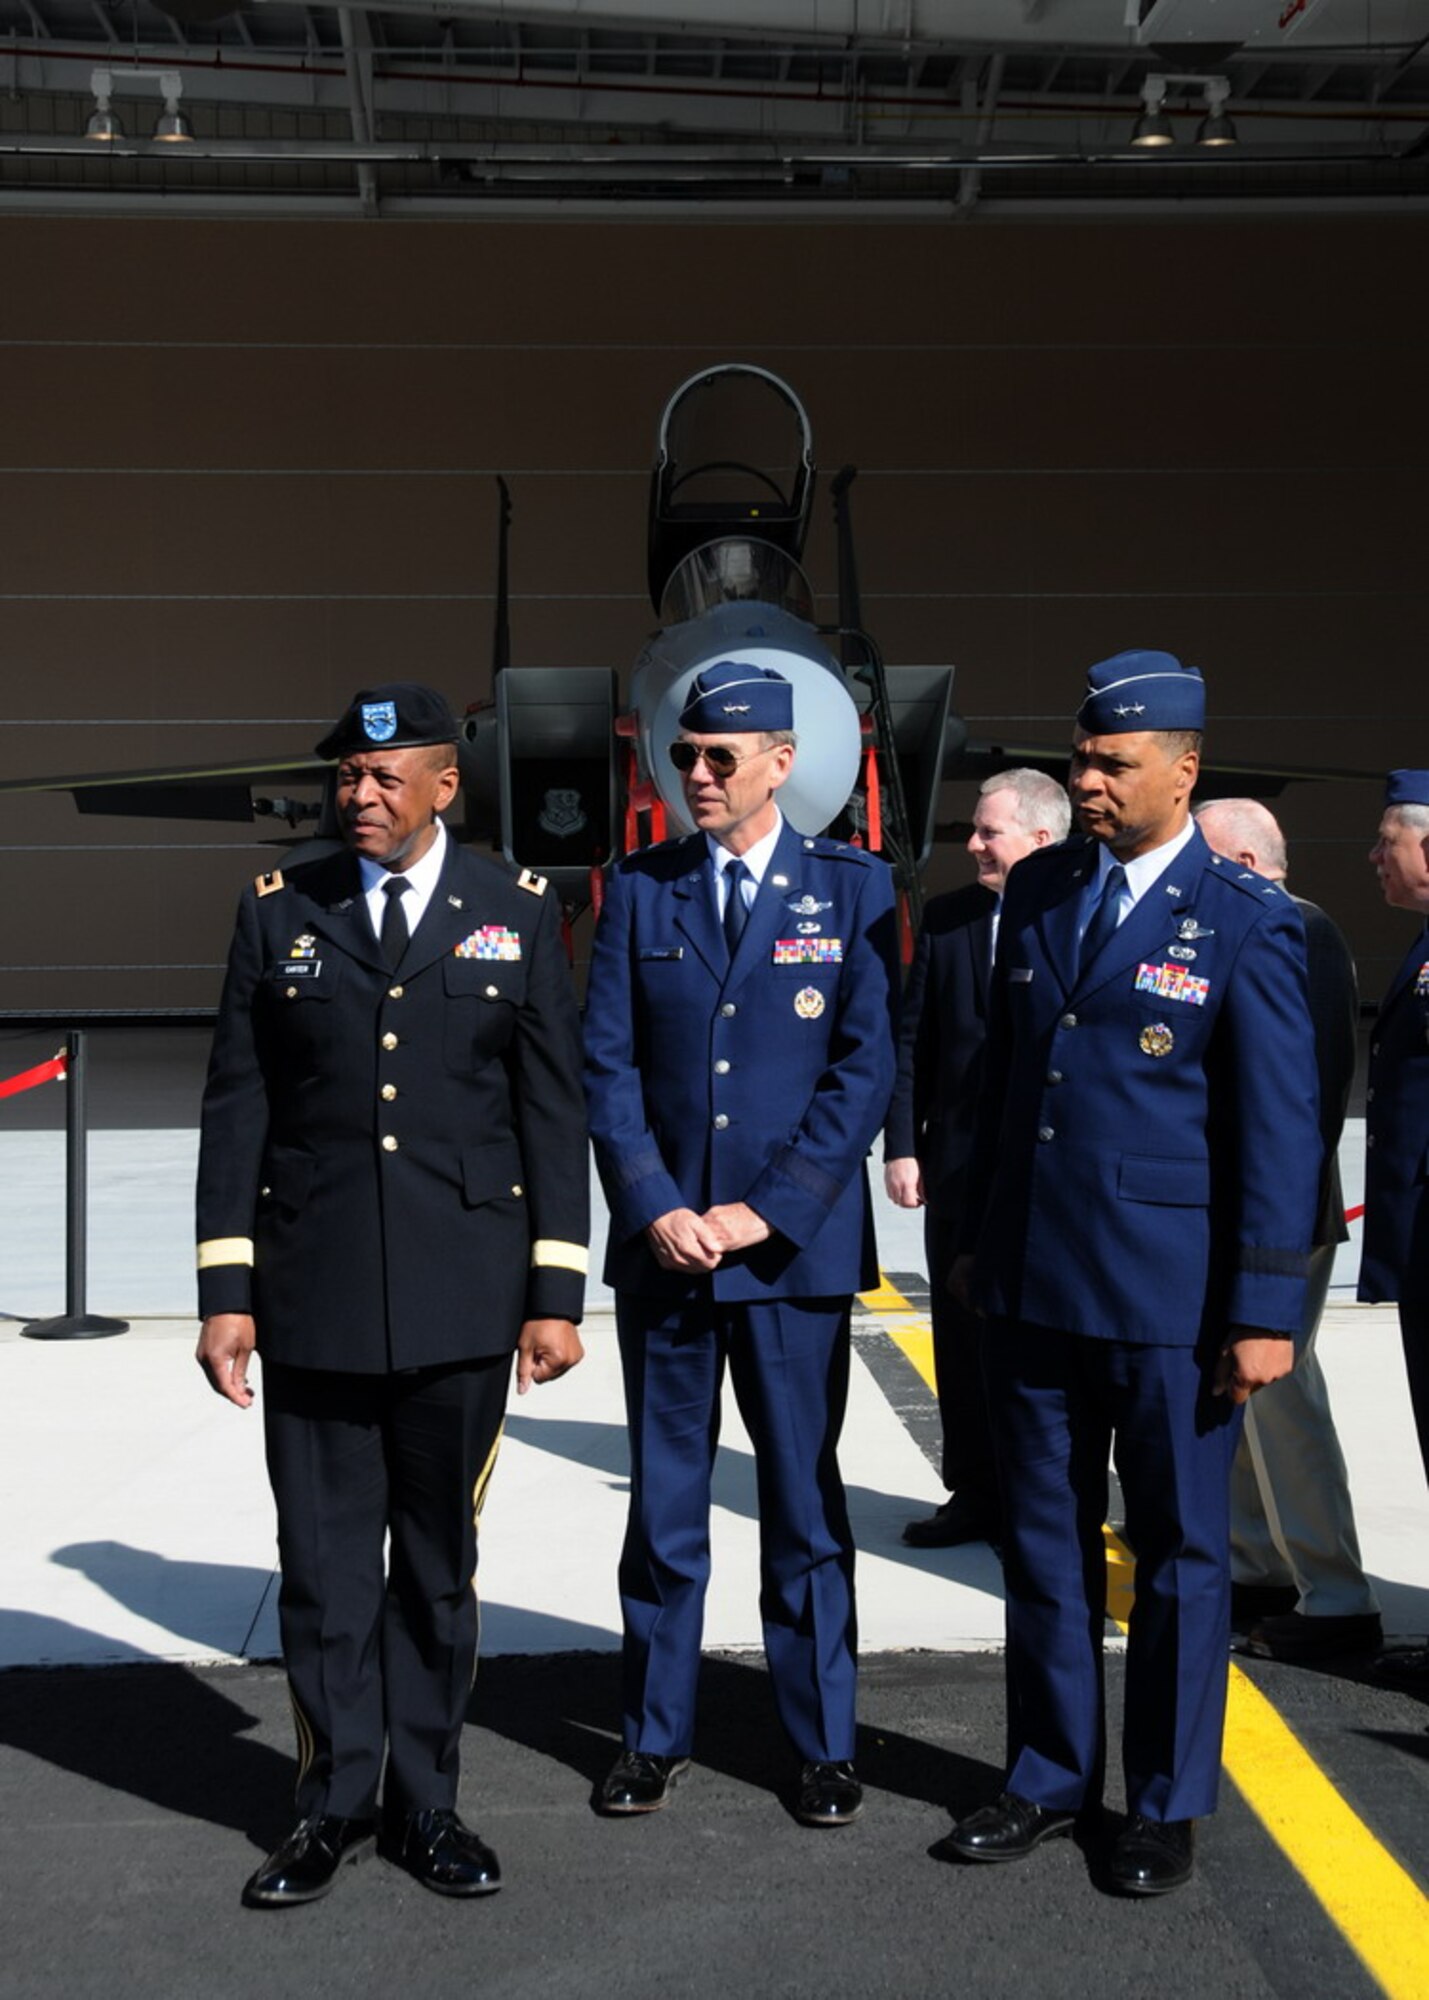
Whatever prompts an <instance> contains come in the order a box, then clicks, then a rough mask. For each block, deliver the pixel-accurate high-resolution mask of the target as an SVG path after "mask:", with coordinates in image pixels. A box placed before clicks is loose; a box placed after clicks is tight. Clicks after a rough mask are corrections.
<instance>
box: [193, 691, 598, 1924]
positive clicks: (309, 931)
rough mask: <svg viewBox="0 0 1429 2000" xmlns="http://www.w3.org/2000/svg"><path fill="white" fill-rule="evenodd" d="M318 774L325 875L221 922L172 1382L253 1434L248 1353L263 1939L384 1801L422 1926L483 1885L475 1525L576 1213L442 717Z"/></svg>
mask: <svg viewBox="0 0 1429 2000" xmlns="http://www.w3.org/2000/svg"><path fill="white" fill-rule="evenodd" d="M318 753H319V755H321V756H324V757H335V758H338V759H339V760H340V762H339V768H338V776H337V809H338V817H339V821H340V824H341V829H342V837H343V840H344V842H345V844H346V846H347V849H348V852H347V853H345V854H335V855H333V856H331V857H329V858H327V859H324V860H318V861H313V862H309V863H307V864H304V865H301V866H299V867H296V868H294V869H293V870H292V871H291V872H290V873H289V874H288V875H287V876H286V877H285V876H284V874H283V873H282V872H281V871H277V870H275V871H274V872H273V873H272V874H269V875H260V876H259V878H258V880H257V881H256V883H255V884H254V885H253V887H252V888H251V889H249V890H247V891H246V892H245V894H244V896H243V900H242V902H241V904H240V906H239V912H238V926H237V931H236V934H235V937H234V940H233V947H232V950H231V952H230V955H229V964H228V977H227V981H226V983H225V985H224V989H223V998H222V1001H221V1003H220V1007H219V1018H218V1027H217V1031H216V1033H215V1036H214V1045H213V1056H212V1060H211V1063H210V1067H209V1077H208V1086H207V1089H206V1091H205V1094H204V1102H203V1122H202V1144H201V1149H200V1158H199V1181H198V1225H199V1231H198V1233H199V1245H198V1265H199V1299H200V1310H201V1312H202V1313H203V1316H204V1319H203V1329H202V1333H201V1335H200V1339H199V1346H198V1360H199V1362H200V1364H201V1365H202V1367H203V1369H204V1371H205V1373H206V1374H207V1376H208V1379H209V1381H210V1383H211V1385H212V1386H213V1388H214V1389H216V1390H217V1391H218V1393H219V1394H220V1395H223V1396H226V1397H228V1398H229V1400H230V1401H231V1402H233V1403H236V1404H237V1405H238V1406H239V1408H246V1407H247V1406H248V1405H249V1404H250V1403H251V1402H252V1401H253V1390H252V1387H251V1386H250V1385H249V1383H248V1380H247V1374H248V1365H249V1358H250V1356H251V1354H252V1353H253V1350H254V1347H255V1345H256V1347H257V1349H258V1351H259V1353H260V1354H261V1356H262V1362H263V1409H264V1419H265V1422H264V1437H265V1443H266V1447H267V1457H268V1470H269V1475H270V1478H271V1480H272V1484H273V1493H274V1498H275V1500H276V1503H277V1511H278V1548H279V1555H280V1558H281V1562H282V1572H283V1576H282V1587H281V1591H280V1595H279V1600H278V1603H279V1618H280V1625H281V1629H282V1636H283V1655H284V1660H285V1663H286V1666H287V1671H288V1680H289V1687H290V1692H291V1696H292V1703H293V1713H294V1717H295V1720H296V1723H297V1732H298V1749H299V1759H300V1763H299V1771H298V1784H297V1805H298V1811H299V1814H300V1819H299V1822H298V1825H297V1827H296V1828H295V1830H294V1831H293V1833H292V1834H291V1835H290V1836H289V1838H288V1839H287V1840H286V1841H284V1842H283V1844H282V1846H281V1847H279V1848H278V1849H277V1850H276V1851H275V1852H274V1853H273V1854H272V1855H270V1856H269V1858H268V1859H267V1860H266V1861H265V1862H264V1864H263V1866H262V1867H261V1868H259V1869H258V1871H257V1873H256V1874H255V1875H253V1877H252V1878H251V1879H250V1881H249V1882H248V1884H247V1885H246V1887H245V1890H244V1901H245V1902H246V1903H248V1904H249V1905H250V1906H254V1907H258V1908H265V1907H268V1908H271V1907H276V1906H281V1905H284V1904H290V1903H300V1902H310V1901H312V1900H313V1899H314V1898H315V1897H318V1896H321V1895H324V1894H326V1892H327V1891H328V1890H329V1889H330V1888H331V1887H332V1884H333V1879H334V1877H335V1875H336V1872H337V1870H338V1868H339V1866H340V1865H341V1864H342V1863H343V1862H344V1861H349V1860H356V1859H358V1858H360V1857H361V1856H362V1855H364V1854H366V1853H368V1852H370V1851H371V1849H372V1847H373V1845H374V1844H375V1841H376V1838H377V1836H378V1833H379V1829H378V1824H377V1797H378V1788H379V1782H380V1784H381V1791H382V1824H381V1829H380V1837H381V1842H382V1845H383V1850H384V1852H385V1853H386V1854H387V1855H388V1857H389V1858H390V1859H392V1860H394V1861H396V1862H397V1863H398V1864H399V1865H400V1866H402V1867H404V1868H406V1869H407V1870H408V1871H409V1872H410V1873H411V1874H413V1875H414V1876H415V1877H416V1878H417V1880H418V1881H419V1882H422V1883H423V1884H424V1885H425V1886H426V1887H427V1888H430V1889H434V1890H436V1891H438V1892H439V1893H441V1894H443V1895H450V1896H475V1895H483V1894H487V1893H489V1892H490V1891H491V1890H494V1889H496V1888H497V1887H498V1886H499V1884H500V1869H499V1866H498V1863H497V1859H496V1856H495V1855H494V1854H493V1853H492V1851H491V1849H490V1848H489V1847H487V1846H486V1845H485V1843H484V1842H483V1841H482V1840H481V1839H480V1838H479V1837H478V1836H477V1835H476V1834H475V1833H474V1832H473V1831H472V1830H471V1829H470V1828H469V1827H467V1826H466V1825H465V1824H464V1823H463V1821H462V1820H461V1818H460V1817H459V1815H458V1813H457V1810H456V1801H457V1782H458V1775H459V1772H458V1758H459V1748H460V1740H461V1730H462V1724H463V1722H464V1720H465V1714H466V1706H467V1701H468V1698H469V1694H470V1689H471V1683H472V1675H473V1673H474V1670H475V1664H476V1641H477V1606H476V1600H475V1596H474V1593H473V1588H472V1585H473V1579H474V1574H475V1569H476V1515H477V1514H478V1513H479V1511H480V1507H481V1502H482V1499H483V1497H484V1494H485V1490H486V1483H487V1480H488V1479H489V1477H490V1474H491V1468H492V1465H493V1464H494V1462H495V1458H496V1450H497V1445H498V1442H499V1439H500V1434H501V1424H502V1418H503V1414H504V1410H505V1405H506V1392H507V1384H508V1382H509V1379H510V1372H511V1355H512V1351H513V1349H514V1350H516V1352H517V1354H518V1365H517V1376H518V1387H519V1388H520V1389H521V1390H522V1391H523V1392H524V1391H525V1390H526V1389H527V1388H528V1387H529V1386H530V1384H531V1383H532V1382H543V1381H549V1380H551V1379H552V1378H553V1377H555V1376H557V1375H560V1374H563V1373H564V1372H565V1370H566V1369H567V1368H569V1367H571V1366H572V1365H573V1364H574V1363H575V1362H577V1361H578V1360H579V1359H580V1356H581V1346H580V1338H579V1336H578V1334H577V1332H576V1324H575V1323H576V1322H577V1321H578V1320H579V1318H580V1313H581V1301H582V1295H583V1291H584V1272H585V1261H586V1252H585V1244H586V1241H587V1224H588V1215H587V1210H588V1206H589V1196H588V1181H587V1166H586V1152H585V1122H584V1110H583V1105H582V1100H581V1088H580V1029H579V1023H578V1020H577V1017H576V1011H575V1004H574V1000H573V997H572V994H571V990H570V981H569V975H568V971H567V967H566V962H565V957H564V954H563V952H562V950H561V945H560V938H559V913H558V911H557V909H556V906H555V899H554V898H553V897H551V896H550V895H548V894H547V893H546V884H545V882H544V881H543V879H542V878H541V877H540V876H537V875H532V874H530V873H529V872H526V871H523V872H522V874H521V875H520V876H514V875H512V874H511V873H510V872H509V871H508V870H506V869H505V868H504V867H501V866H499V865H497V864H495V863H492V862H490V861H487V860H484V859H479V858H478V857H477V856H475V855H472V854H469V853H466V852H463V851H462V850H459V849H458V848H456V847H455V846H454V845H453V844H452V843H451V841H450V840H449V839H448V837H447V834H446V831H445V829H444V828H443V826H442V824H441V821H440V818H439V817H438V815H439V814H440V813H441V811H442V809H443V808H444V807H445V806H447V805H448V804H449V803H450V802H451V800H452V798H453V797H454V795H455V793H456V790H457V786H458V783H459V779H458V773H457V768H456V723H455V721H454V720H453V717H452V714H451V711H450V709H449V708H448V707H447V704H446V702H445V701H444V700H443V699H442V697H441V696H440V695H438V694H434V693H433V692H432V690H431V689H430V688H425V687H421V686H418V685H415V684H413V683H409V682H400V683H392V684H389V685H387V686H384V687H377V688H371V689H368V690H366V691H364V692H363V693H361V694H359V695H357V696H356V697H355V698H354V700H353V702H352V705H351V707H350V708H349V709H348V710H347V711H346V713H345V714H344V715H343V717H342V718H341V720H340V721H339V722H338V724H337V726H336V727H335V728H334V729H333V731H332V732H331V733H330V734H329V735H328V736H327V737H326V738H324V740H323V742H322V743H320V744H319V745H318ZM388 1538H390V1550H391V1553H390V1558H389V1559H388V1560H387V1561H386V1563H385V1565H384V1541H385V1540H387V1539H388ZM384 1754H385V1758H386V1771H385V1775H384V1773H383V1759H384Z"/></svg>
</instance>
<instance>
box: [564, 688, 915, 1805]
mask: <svg viewBox="0 0 1429 2000" xmlns="http://www.w3.org/2000/svg"><path fill="white" fill-rule="evenodd" d="M793 721H794V717H793V690H792V689H791V687H790V685H789V683H788V682H787V681H786V680H784V679H783V678H782V677H781V676H779V675H778V674H775V673H773V672H770V671H769V670H767V669H762V668H760V667H758V666H753V665H749V664H747V663H745V662H740V661H722V662H720V663H718V664H717V665H714V666H711V667H709V668H707V669H706V670H705V671H704V672H703V673H701V674H699V675H698V676H696V678H695V680H694V682H693V685H692V687H691V689H690V692H689V696H688V700H687V702H686V705H685V707H684V709H683V711H682V713H681V716H680V735H679V738H678V740H677V741H676V742H675V743H674V744H672V745H671V748H670V756H671V759H672V761H673V762H674V764H675V766H676V768H677V770H679V772H680V773H681V775H682V777H683V780H684V793H685V800H686V805H687V807H688V811H689V817H690V819H691V820H692V822H693V823H694V826H695V828H696V829H697V830H696V831H695V832H694V833H692V834H690V835H689V836H687V837H686V838H685V839H682V840H673V841H668V842H665V843H664V844H662V845H661V846H659V847H654V848H651V849H649V850H647V851H646V852H644V853H640V854H633V855H631V856H629V857H628V858H627V859H626V860H625V861H623V862H622V863H621V864H620V865H619V867H618V868H616V870H615V871H614V874H613V875H612V877H611V881H610V886H609V888H608V890H607V893H606V900H605V907H604V910H603V912H602V915H601V919H600V924H599V927H598V928H597V931H596V937H595V946H594V952H593V956H592V961H591V975H590V987H589V993H588V998H587V1004H586V1074H587V1087H588V1094H589V1101H590V1121H591V1134H592V1137H593V1139H594V1141H595V1151H596V1160H597V1163H598V1165H599V1167H600V1173H601V1179H602V1181H603V1182H604V1185H605V1192H606V1196H607V1199H608V1201H609V1204H610V1239H609V1252H608V1255H607V1259H606V1278H607V1281H608V1282H609V1283H610V1284H611V1285H612V1286H613V1287H614V1290H615V1297H616V1324H617V1328H618V1331H619V1336H620V1353H621V1362H622V1366H623V1368H624V1373H625V1398H626V1410H627V1416H628V1420H629V1425H630V1518H629V1525H628V1527H627V1531H626V1539H625V1547H624V1551H623V1553H622V1556H621V1563H620V1594H621V1607H622V1611H623V1614H624V1620H625V1696H624V1705H625V1715H624V1726H623V1739H624V1746H625V1747H624V1749H623V1751H622V1753H621V1755H620V1757H619V1758H618V1759H617V1761H616V1763H615V1766H614V1768H613V1769H612V1770H611V1772H610V1774H609V1776H608V1777H607V1779H606V1781H605V1784H604V1786H603V1787H602V1790H601V1795H600V1802H601V1807H602V1810H604V1811H605V1812H607V1813H615V1814H623V1813H639V1812H650V1811H653V1810H655V1809H656V1808H657V1807H660V1806H663V1805H664V1804H665V1803H666V1801H667V1799H668V1797H669V1793H670V1787H671V1785H672V1784H673V1783H674V1781H675V1780H676V1779H677V1778H678V1777H679V1776H680V1775H681V1774H682V1773H683V1771H684V1770H685V1769H686V1768H687V1766H688V1763H689V1759H690V1753H691V1750H692V1748H693V1743H694V1729H695V1687H696V1681H697V1679H698V1674H699V1661H700V1634H701V1622H702V1617H703V1609H704V1596H705V1586H706V1583H707V1581H708V1576H709V1563H710V1548H709V1513H710V1472H711V1468H712V1466H713V1463H714V1455H715V1446H716V1443H717V1441H718V1435H719V1414H720V1391H721V1386H722V1381H723V1376H724V1370H725V1366H726V1363H727V1364H728V1367H729V1371H730V1375H731V1378H732V1380H733V1383H734V1389H735V1393H736V1395H737V1397H738V1399H739V1406H740V1410H741V1413H742V1415H743V1417H744V1421H745V1424H746V1426H747V1427H748V1430H749V1435H750V1439H751V1441H752V1443H753V1446H754V1454H755V1461H756V1468H757V1473H758V1481H759V1530H760V1554H761V1572H762V1587H761V1592H760V1609H761V1613H762V1616H763V1621H764V1643H765V1651H766V1653H767V1655H768V1660H769V1672H770V1679H771V1681H772V1683H773V1688H774V1696H775V1700H776V1703H777V1705H778V1709H779V1714H780V1718H781V1720H782V1722H783V1724H784V1728H785V1730H786V1732H787V1734H788V1736H789V1738H790V1740H791V1742H792V1743H793V1745H794V1748H795V1752H796V1754H797V1755H798V1757H799V1758H800V1760H801V1771H800V1777H799V1789H798V1799H797V1807H796V1810H797V1812H798V1816H799V1818H800V1819H801V1820H802V1821H804V1822H805V1824H807V1825H811V1826H819V1827H831V1826H846V1825H848V1824H849V1823H850V1822H851V1821H852V1820H853V1819H855V1818H856V1817H857V1815H858V1812H859V1810H860V1808H861V1804H862V1791H861V1789H860V1786H859V1782H858V1778H857V1775H856V1773H855V1770H854V1764H853V1755H854V1731H855V1715H854V1697H855V1683H856V1642H855V1629H854V1598H853V1540H852V1536H851V1534H850V1530H849V1521H848V1511H847V1508H846V1506H845V1504H844V1493H843V1485H842V1481H841V1480H840V1477H839V1468H838V1456H837V1451H838V1440H839V1431H840V1428H841V1426H842V1423H843V1415H844V1405H845V1401H846V1397H847V1392H848V1371H849V1318H850V1304H851V1296H850V1295H851V1294H852V1293H853V1292H854V1291H855V1290H856V1289H860V1288H863V1287H866V1286H867V1285H869V1284H871V1283H876V1281H877V1272H878V1260H877V1256H876V1253H875V1250H874V1243H873V1227H872V1220H871V1216H870V1212H869V1203H868V1187H867V1177H866V1173H865V1167H864V1162H865V1158H866V1156H867V1153H868V1149H869V1146H870V1145H871V1143H872V1141H873V1139H874V1137H875V1135H876V1134H877V1132H878V1130H879V1127H880V1126H881V1124H882V1123H883V1117H884V1113H885V1112H886V1110H887V1108H888V1096H889V1092H890V1090H891V1089H892V1086H893V1035H894V1009H895V1006H896V1000H897V952H896V942H895V934H894V921H893V891H892V886H891V881H890V877H889V872H888V869H887V868H886V867H885V865H884V864H883V863H882V862H881V861H879V860H877V859H875V858H873V857H871V856H870V855H868V854H866V853H864V852H863V851H862V850H861V849H857V848H852V847H847V846H845V845H843V844H842V843H841V842H838V841H833V840H824V839H816V838H812V837H808V836H805V835H802V834H799V833H797V832H795V830H794V828H793V827H792V826H790V825H789V824H788V823H787V822H786V821H785V820H784V818H783V816H782V814H781V813H780V810H779V806H778V794H779V791H780V789H781V787H782V786H783V784H784V782H785V780H786V779H787V778H788V775H789V772H790V770H791V768H792V766H793V762H794V756H795V744H794V737H793Z"/></svg>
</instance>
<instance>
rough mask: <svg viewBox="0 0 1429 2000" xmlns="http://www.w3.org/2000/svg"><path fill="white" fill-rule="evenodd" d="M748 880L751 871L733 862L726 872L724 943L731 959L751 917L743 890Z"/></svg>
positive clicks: (740, 863)
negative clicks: (743, 885)
mask: <svg viewBox="0 0 1429 2000" xmlns="http://www.w3.org/2000/svg"><path fill="white" fill-rule="evenodd" d="M748 878H749V870H748V869H747V868H746V867H745V865H744V863H743V862H742V861H731V862H730V863H729V864H728V866H727V867H726V869H725V871H724V941H725V943H726V945H727V946H728V947H729V955H730V957H731V959H732V958H733V957H734V954H735V951H736V949H737V947H738V945H739V940H740V938H741V937H742V936H743V935H744V926H745V922H746V920H747V918H748V916H749V911H748V910H747V909H746V907H745V902H744V893H743V888H742V884H743V883H744V882H746V881H747V880H748Z"/></svg>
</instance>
